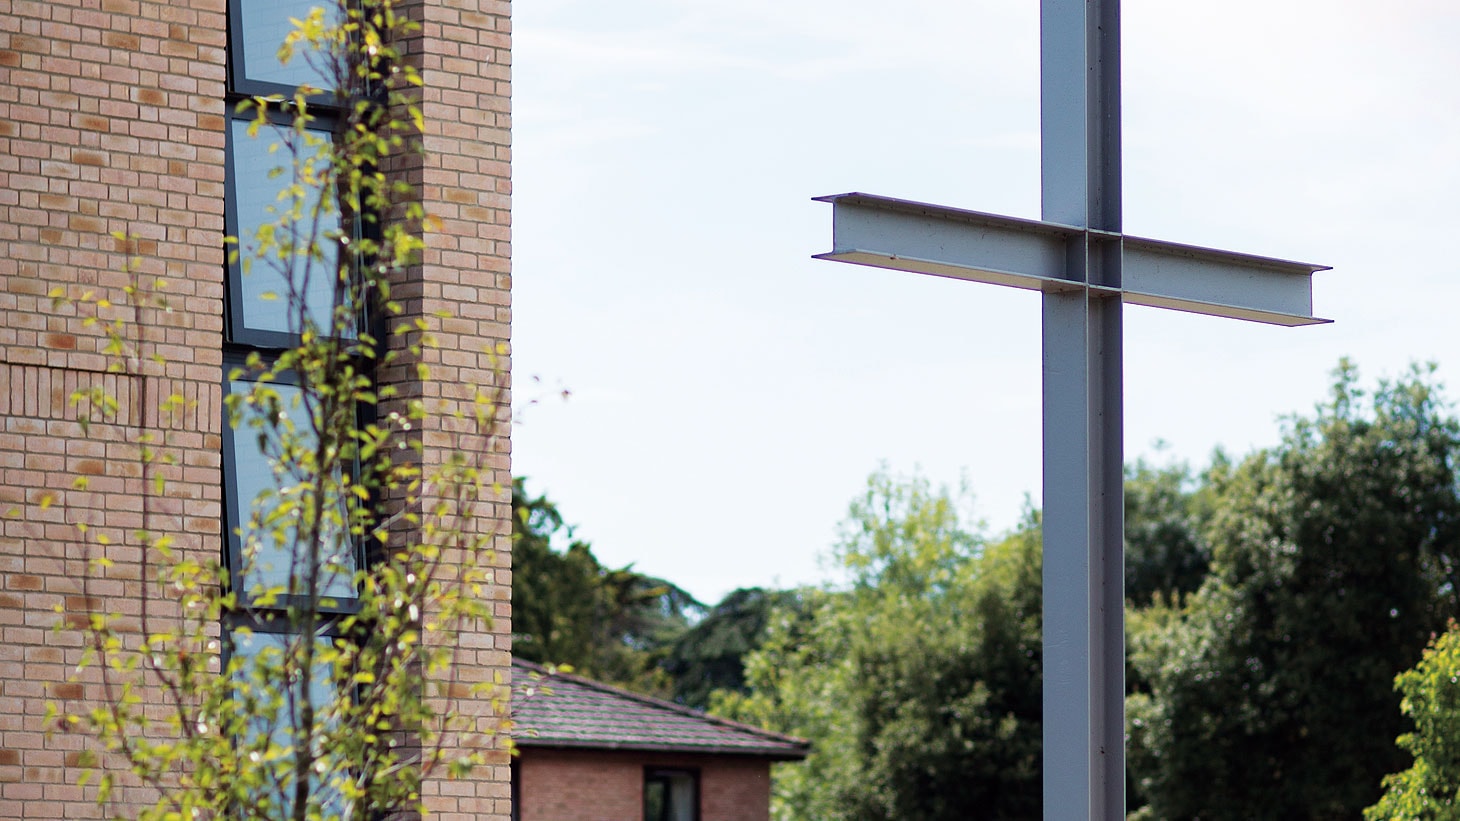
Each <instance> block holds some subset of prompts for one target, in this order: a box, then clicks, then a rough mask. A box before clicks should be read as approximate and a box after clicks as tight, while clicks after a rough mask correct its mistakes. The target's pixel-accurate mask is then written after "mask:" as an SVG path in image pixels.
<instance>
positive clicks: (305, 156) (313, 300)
mask: <svg viewBox="0 0 1460 821" xmlns="http://www.w3.org/2000/svg"><path fill="white" fill-rule="evenodd" d="M314 7H320V8H324V9H337V8H338V7H337V6H336V4H335V0H229V3H228V36H229V39H228V49H229V59H228V85H227V90H228V98H227V106H226V108H227V111H228V117H229V119H228V122H227V134H226V135H225V136H226V143H225V144H226V147H227V148H226V157H227V159H226V162H227V166H226V199H225V203H226V205H225V225H226V230H227V232H228V234H229V235H230V236H232V237H235V238H236V240H237V244H236V245H234V246H230V248H229V261H228V263H227V267H226V270H225V280H226V284H227V288H226V290H225V296H226V298H225V316H224V367H225V372H226V378H227V380H228V381H226V382H225V384H224V393H225V395H226V396H228V397H230V405H231V407H233V408H235V409H236V413H235V414H234V417H233V418H232V419H231V420H225V421H226V422H227V423H225V425H224V426H223V431H224V434H223V481H224V493H223V496H224V511H225V513H224V515H225V519H226V521H225V525H226V532H227V534H228V536H227V539H226V540H225V550H224V555H223V557H222V561H223V563H224V566H225V567H226V568H227V570H228V578H229V583H230V587H231V590H232V592H233V593H234V596H235V603H236V606H235V609H234V610H233V611H232V612H229V613H226V614H224V625H223V628H224V635H225V639H226V642H225V646H226V648H227V650H228V653H229V658H230V659H231V660H234V661H236V663H233V664H232V665H231V667H232V669H233V671H234V673H233V674H234V676H235V677H236V678H235V680H236V681H237V682H238V690H237V692H238V693H240V694H242V695H240V698H244V699H246V700H249V701H251V703H249V704H245V705H243V706H244V707H247V708H251V709H249V711H248V712H247V715H248V716H249V719H248V726H247V727H246V728H245V729H244V731H243V733H242V736H243V737H242V738H240V739H239V743H240V744H244V745H249V744H259V745H264V746H267V745H268V744H270V743H273V744H275V745H277V746H279V747H280V748H284V747H287V746H288V745H290V744H291V743H293V741H294V732H293V729H292V728H294V727H295V726H296V724H297V723H303V722H304V721H305V720H306V719H305V717H306V716H310V717H312V718H311V719H310V720H312V721H313V722H314V724H313V725H312V726H316V727H317V726H320V725H319V723H320V722H325V723H326V724H327V723H328V721H329V720H330V718H329V715H330V711H329V708H330V705H331V704H333V703H335V702H336V699H337V695H338V694H337V693H336V692H335V689H334V686H335V685H334V683H333V682H334V680H335V676H334V670H333V667H332V662H331V659H332V650H333V648H334V646H335V645H334V642H335V641H336V638H337V637H336V630H337V623H338V621H339V618H340V617H341V616H342V615H343V614H346V613H350V612H353V611H355V610H356V609H357V608H358V595H357V587H356V578H357V577H356V574H357V571H359V570H360V569H361V567H362V566H363V547H362V545H361V544H360V542H361V538H360V537H358V536H352V535H351V533H350V528H349V515H348V511H346V510H345V508H344V505H345V501H344V494H345V493H347V492H348V486H349V485H350V478H351V475H352V474H351V470H352V467H353V466H352V465H337V464H336V462H338V458H336V457H335V456H333V455H331V454H337V453H338V451H337V449H336V448H334V447H333V443H331V442H330V441H329V440H328V439H325V440H324V441H323V442H322V441H321V434H320V432H321V431H329V430H332V427H331V426H332V425H333V423H334V420H333V419H332V418H327V417H329V416H330V414H328V413H327V412H326V407H327V404H326V402H324V401H323V400H322V399H321V397H320V396H317V395H314V393H313V392H311V391H310V390H309V389H308V388H307V386H305V385H303V384H300V380H299V379H298V378H297V374H293V373H290V372H287V371H282V372H281V371H280V370H279V369H278V368H275V367H274V365H275V364H276V363H279V362H280V361H281V356H282V355H284V353H285V352H286V351H288V350H290V349H292V348H295V347H296V346H298V345H300V344H301V342H303V341H304V340H306V339H311V338H313V339H320V338H326V339H337V338H340V337H344V338H347V339H353V338H354V337H355V334H356V332H357V330H358V317H357V316H356V307H357V306H355V305H354V300H353V298H352V295H351V294H350V293H349V290H350V289H349V288H348V287H347V286H348V284H349V281H348V280H347V279H345V280H342V277H341V259H342V256H343V255H342V254H341V253H340V248H341V243H342V242H344V241H347V240H346V237H345V232H346V230H349V229H350V226H349V225H348V224H347V221H346V220H344V219H343V218H342V217H341V215H340V208H339V207H338V203H337V202H336V198H335V193H334V191H333V190H332V188H331V186H330V185H329V184H327V183H326V182H324V181H327V180H329V179H331V178H332V175H331V174H330V173H329V163H331V162H332V151H331V146H332V145H333V140H334V135H335V132H336V130H337V128H338V122H339V119H340V117H341V115H342V113H343V112H342V110H341V109H340V108H339V107H338V106H339V103H338V101H337V97H336V95H335V94H334V84H335V80H334V75H335V72H334V70H333V68H332V67H331V66H330V65H329V64H328V60H329V59H330V55H329V54H327V53H325V52H322V51H310V50H308V49H299V50H296V53H295V54H294V56H293V59H292V60H290V61H289V62H288V63H287V64H281V63H280V60H279V56H278V55H279V48H280V45H281V44H282V43H283V42H284V40H285V38H286V37H287V36H288V35H289V32H290V31H292V30H293V28H294V26H293V24H292V23H291V22H290V18H294V19H300V20H302V19H305V18H307V17H309V15H310V14H311V9H312V8H314ZM336 14H337V11H332V12H330V13H329V15H328V16H327V19H333V17H334V16H335V15H336ZM301 85H308V86H310V87H311V88H313V89H315V90H316V91H318V92H319V93H317V94H310V95H309V96H308V97H307V106H306V110H307V115H306V116H307V119H302V120H301V119H296V118H299V117H300V111H299V109H298V108H297V107H295V106H294V105H292V103H291V101H292V100H293V98H294V97H295V95H296V90H297V89H298V88H299V87H300V86H301ZM362 370H363V368H362ZM261 384H262V385H263V387H264V389H263V390H256V388H257V387H258V386H260V385H261ZM344 412H345V413H348V414H355V413H357V411H356V410H355V409H354V408H348V409H346V410H345V411H344ZM320 500H325V501H320ZM301 625H309V627H308V628H307V629H305V628H302V627H301ZM300 659H309V660H310V661H308V662H305V661H299V660H300ZM291 664H292V665H293V666H292V667H290V666H289V665H291ZM283 669H292V670H293V671H294V675H295V677H296V681H297V684H296V686H297V688H298V689H297V691H296V690H294V689H289V686H290V684H295V682H280V683H279V687H278V688H276V691H277V690H280V689H282V690H285V694H284V695H285V697H283V698H280V699H278V700H276V701H273V702H271V703H262V702H263V701H267V700H268V699H267V695H268V691H267V688H264V689H259V688H252V685H253V683H254V682H253V681H252V678H253V677H255V676H258V675H260V673H259V671H261V670H263V671H278V670H283ZM301 671H304V672H301ZM306 678H307V679H308V687H304V686H303V680H304V679H306ZM251 688H252V689H251ZM314 752H315V754H316V755H318V756H319V757H318V759H317V761H316V764H317V765H318V766H316V767H315V768H313V770H312V772H311V775H310V789H311V790H315V791H317V790H319V789H324V793H323V795H320V796H319V797H317V798H316V799H315V800H317V801H319V802H320V807H322V808H324V809H330V808H334V809H335V810H339V809H340V808H341V804H340V800H341V799H340V797H339V793H338V792H331V791H330V790H329V788H328V787H326V786H325V785H326V784H328V783H329V781H330V779H331V778H332V777H340V776H341V775H342V774H343V773H344V772H345V770H346V769H347V768H348V766H349V765H348V762H340V761H335V760H333V759H332V758H331V757H330V755H329V753H328V751H319V750H316V751H314ZM279 772H280V773H283V775H281V776H279V777H278V778H277V779H276V780H275V781H274V782H272V784H273V786H272V787H271V789H274V790H275V792H277V793H279V794H280V795H283V794H284V793H287V792H288V791H289V790H290V789H291V787H290V783H291V782H290V781H289V779H290V778H292V775H290V774H289V767H288V765H287V762H284V763H283V764H282V765H281V766H280V767H279ZM293 783H297V782H293ZM260 800H267V799H265V798H261V799H260Z"/></svg>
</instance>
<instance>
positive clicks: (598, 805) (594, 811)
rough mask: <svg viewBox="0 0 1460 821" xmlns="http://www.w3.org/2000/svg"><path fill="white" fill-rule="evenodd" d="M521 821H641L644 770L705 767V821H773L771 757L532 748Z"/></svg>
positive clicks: (522, 781) (525, 766)
mask: <svg viewBox="0 0 1460 821" xmlns="http://www.w3.org/2000/svg"><path fill="white" fill-rule="evenodd" d="M517 767H518V774H517V775H518V800H519V805H520V810H521V821H639V819H642V818H643V817H644V805H643V801H644V768H645V767H665V768H684V769H697V770H699V773H700V821H767V819H768V818H769V817H770V798H771V786H770V763H769V762H767V761H766V760H765V759H756V758H747V757H738V756H713V755H669V754H652V753H638V752H613V751H598V750H552V749H541V748H531V747H528V748H524V749H523V750H522V755H521V757H520V759H519V760H518V764H517Z"/></svg>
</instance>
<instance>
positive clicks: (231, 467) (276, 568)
mask: <svg viewBox="0 0 1460 821" xmlns="http://www.w3.org/2000/svg"><path fill="white" fill-rule="evenodd" d="M252 389H253V383H252V382H248V381H243V380H235V381H231V382H229V385H228V390H229V393H232V394H240V395H242V394H247V393H248V392H249V391H251V390H252ZM274 389H275V391H277V393H278V395H279V398H280V411H281V413H282V414H283V415H284V416H285V417H286V420H280V421H281V423H282V422H285V421H287V422H288V423H292V425H293V427H294V430H295V431H296V432H297V433H299V434H302V435H303V437H304V444H305V445H306V446H308V445H309V444H310V443H311V438H310V437H311V435H312V433H311V432H312V427H311V426H310V425H309V420H308V417H307V415H306V411H305V409H304V407H303V405H302V403H301V402H300V390H299V388H298V387H295V386H293V385H283V384H277V385H275V386H274ZM261 413H263V410H262V409H251V408H250V409H245V411H244V413H243V415H242V417H241V419H240V420H239V424H238V427H237V428H236V429H232V430H229V431H227V434H226V436H225V445H226V446H227V447H228V453H227V458H226V459H225V460H224V468H225V469H226V470H227V472H228V475H227V477H226V478H227V482H228V490H229V493H228V497H229V519H230V521H229V533H230V540H231V541H232V543H233V549H232V551H230V552H231V554H232V555H231V556H230V561H229V568H230V570H231V571H232V572H233V573H234V574H235V575H234V577H233V583H234V587H235V589H236V590H238V591H239V592H240V593H241V594H243V596H244V597H245V598H246V599H251V598H253V597H254V596H255V595H257V593H259V592H262V591H263V590H267V589H271V588H283V589H284V591H285V593H286V594H289V595H300V594H302V593H303V592H304V591H303V590H302V589H301V587H300V586H299V585H298V584H294V585H291V584H290V579H291V578H298V576H299V575H300V574H301V573H303V572H304V569H305V559H306V557H305V556H304V555H295V552H296V551H300V552H301V553H302V551H303V550H304V549H307V548H308V546H307V545H300V544H299V541H298V539H296V538H295V534H294V531H293V530H292V529H288V530H286V531H285V532H284V539H283V541H282V543H281V542H280V540H278V539H275V538H273V536H274V532H275V531H274V529H273V528H270V527H267V526H266V527H265V528H263V530H262V532H259V533H255V532H253V531H252V530H250V527H249V523H250V513H251V512H252V510H253V509H254V505H255V504H256V503H257V504H261V505H263V506H264V507H263V510H264V512H265V514H266V512H267V510H268V505H269V504H270V501H269V500H270V499H275V500H277V499H278V498H279V495H281V494H291V495H292V494H297V493H298V492H300V480H301V479H303V478H306V477H300V476H295V475H294V474H293V471H292V467H293V466H291V465H288V464H284V463H282V461H281V460H279V459H278V458H277V456H278V447H277V446H278V439H277V437H276V436H275V435H274V434H272V433H271V432H270V426H268V425H263V426H256V425H254V424H251V422H253V421H255V420H258V419H259V418H260V416H259V415H260V414H261ZM260 435H262V436H263V440H264V448H263V449H260V447H259V445H260ZM265 491H270V492H271V493H273V494H274V495H273V496H270V497H265V498H264V500H262V501H256V500H259V498H260V494H262V493H264V492H265ZM339 516H340V520H341V521H342V522H343V521H345V512H344V510H343V509H341V510H340V511H339ZM240 534H241V535H240ZM323 542H324V543H323V544H322V545H321V547H320V549H321V551H322V555H321V557H320V559H321V562H322V563H323V566H322V572H321V575H320V594H321V595H322V596H324V597H326V598H327V599H329V600H332V601H334V602H335V603H336V604H337V605H338V604H341V603H344V602H346V601H348V600H350V599H354V598H355V581H354V575H355V571H356V569H357V568H358V566H359V563H358V557H357V550H356V548H355V546H354V545H353V544H352V543H351V541H350V539H349V536H348V533H347V532H345V531H344V530H342V529H341V528H339V527H332V528H329V530H328V531H327V532H326V534H325V536H324V539H323ZM248 545H252V546H254V549H253V550H252V551H251V554H250V551H249V550H247V549H246V547H245V546H248ZM326 604H328V602H326Z"/></svg>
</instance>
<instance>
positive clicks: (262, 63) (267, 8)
mask: <svg viewBox="0 0 1460 821" xmlns="http://www.w3.org/2000/svg"><path fill="white" fill-rule="evenodd" d="M316 6H317V7H319V8H323V9H324V10H325V14H326V19H327V20H331V21H333V20H337V19H338V12H337V11H336V9H337V8H338V6H337V5H336V4H334V3H321V2H320V1H319V0H240V2H239V22H240V23H241V30H242V32H243V43H241V44H240V43H234V44H233V47H234V48H235V49H239V48H240V47H241V49H242V54H241V56H242V58H243V64H242V73H243V77H244V79H246V80H252V81H256V82H266V83H280V84H282V85H285V86H288V87H289V88H297V87H299V86H301V85H304V84H306V83H307V84H309V85H310V86H313V87H315V88H318V89H320V90H322V91H333V90H334V87H335V83H334V79H333V78H332V77H331V76H330V75H331V72H329V71H328V70H326V71H324V72H321V71H319V70H318V69H319V68H323V67H324V61H323V60H322V59H321V58H322V57H323V55H320V54H318V53H315V54H305V53H304V52H303V51H301V50H296V51H295V53H294V56H293V58H291V59H290V60H289V62H288V63H280V62H279V46H281V45H283V43H284V38H285V37H287V36H288V35H289V32H291V31H293V30H294V25H293V24H292V23H290V22H289V18H291V17H292V18H295V19H298V20H303V19H304V18H305V17H307V16H309V10H310V9H312V8H314V7H316ZM306 58H312V60H313V62H315V63H318V64H319V65H317V66H311V65H310V63H311V59H306Z"/></svg>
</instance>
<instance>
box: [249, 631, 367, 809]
mask: <svg viewBox="0 0 1460 821" xmlns="http://www.w3.org/2000/svg"><path fill="white" fill-rule="evenodd" d="M299 640H301V637H300V636H299V635H297V634H292V633H264V632H259V631H252V630H245V631H234V632H232V633H230V635H229V641H230V645H231V649H232V653H233V655H234V656H235V657H237V658H240V659H241V660H242V662H243V663H242V664H241V665H240V666H239V668H238V670H237V673H236V674H235V676H234V683H235V687H236V688H237V689H236V690H235V698H237V699H238V706H239V709H240V710H244V711H246V719H247V727H246V728H245V730H244V733H243V737H242V738H240V739H239V742H240V743H241V744H242V745H244V746H248V745H251V744H254V743H258V742H260V741H261V739H262V738H263V737H267V738H268V741H269V743H271V744H272V745H273V746H275V747H276V748H280V749H287V750H288V751H289V752H290V753H291V754H290V755H288V756H285V758H284V761H286V762H287V761H292V759H293V756H292V751H293V749H294V728H295V726H296V723H297V721H298V720H299V714H300V708H302V705H297V704H296V705H294V709H292V710H291V708H290V700H289V698H288V697H287V694H286V693H285V692H284V691H283V690H282V689H280V688H281V687H282V686H283V679H284V675H283V674H284V672H285V670H286V668H285V659H286V658H287V657H288V654H289V652H290V651H291V649H292V647H291V645H292V644H293V643H295V642H297V641H299ZM330 641H331V640H330V639H329V638H327V637H324V636H320V637H317V638H315V640H314V642H315V649H316V652H321V651H325V650H328V649H330ZM301 649H302V648H301ZM312 669H313V675H312V676H311V677H310V681H309V702H310V704H311V706H312V707H313V708H314V710H315V716H316V719H315V721H316V722H321V721H326V720H328V716H329V715H330V714H331V713H333V710H331V709H330V707H331V705H332V704H333V702H334V700H335V698H336V694H337V692H338V691H337V690H336V689H335V686H334V676H333V670H332V668H331V665H329V664H326V663H321V662H316V663H315V664H314V665H313V666H312ZM275 678H277V679H278V681H277V683H276V682H275V681H272V680H270V679H275ZM272 696H277V697H276V698H274V697H272ZM316 726H321V725H319V724H317V725H316ZM323 726H328V725H323ZM311 735H315V736H318V735H319V732H314V733H311ZM325 762H326V764H325V772H324V775H325V779H327V778H328V776H329V774H330V772H329V771H330V770H333V769H334V768H336V767H338V766H339V765H340V763H341V762H338V761H336V760H332V759H330V757H329V756H327V755H326V756H325ZM281 771H283V772H284V774H283V776H282V778H281V779H280V782H279V784H278V788H277V789H278V793H277V794H276V795H275V796H272V797H273V798H274V799H275V800H276V801H277V800H279V799H281V798H282V799H284V800H286V801H287V799H288V797H289V795H288V790H290V789H292V784H293V779H292V777H291V776H292V771H287V768H281ZM321 780H322V779H321V778H320V773H319V771H316V774H315V775H314V776H312V777H311V784H310V791H311V792H312V793H314V794H316V795H320V794H321V792H322V789H321V787H320V786H319V782H320V781H321ZM326 783H327V782H326ZM270 797H271V796H268V795H255V796H254V800H256V801H257V800H260V799H262V800H268V799H269V798H270ZM320 799H321V800H320V809H321V810H323V812H324V817H326V818H328V817H336V818H344V817H346V814H345V809H346V807H347V804H346V802H345V800H344V797H343V796H341V795H340V794H339V793H338V792H337V791H332V792H331V794H329V795H320Z"/></svg>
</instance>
